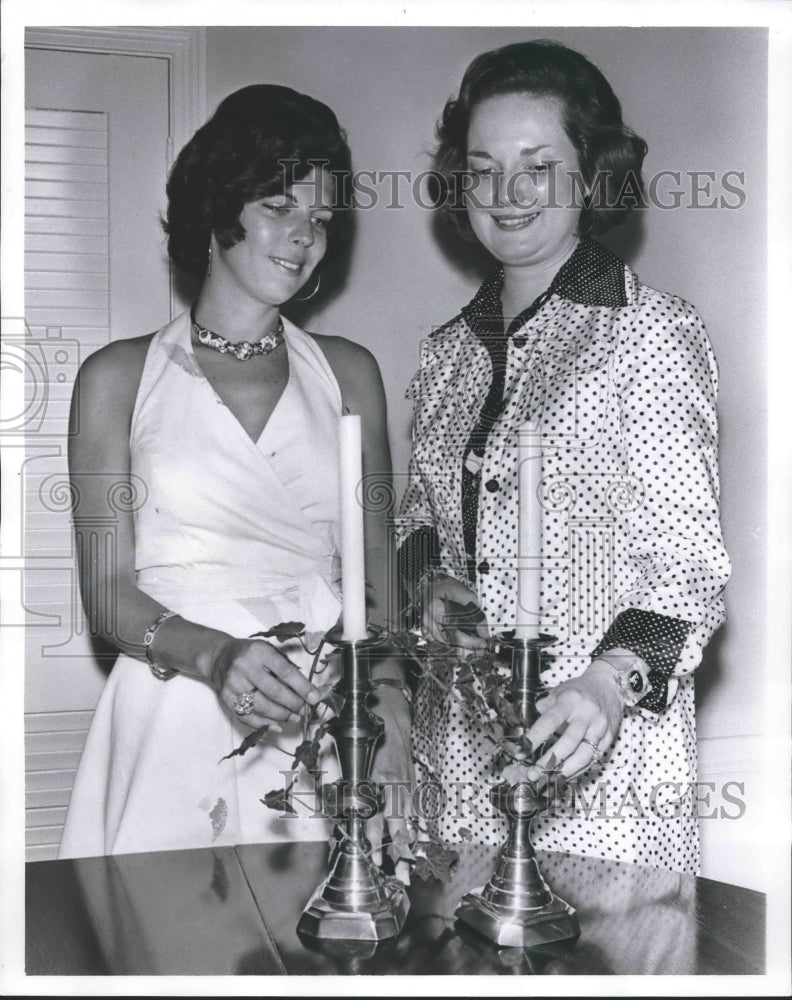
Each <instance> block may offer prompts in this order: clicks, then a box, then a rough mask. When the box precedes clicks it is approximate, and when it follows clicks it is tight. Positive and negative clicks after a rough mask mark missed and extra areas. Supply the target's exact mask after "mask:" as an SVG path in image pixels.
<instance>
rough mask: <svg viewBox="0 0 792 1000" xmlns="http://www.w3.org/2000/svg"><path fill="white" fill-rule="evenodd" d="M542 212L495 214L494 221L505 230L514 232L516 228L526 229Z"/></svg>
mask: <svg viewBox="0 0 792 1000" xmlns="http://www.w3.org/2000/svg"><path fill="white" fill-rule="evenodd" d="M540 214H541V213H540V212H531V213H530V215H500V216H498V215H493V216H492V221H493V222H494V223H495V225H496V226H497V227H498V229H500V230H502V231H503V232H507V233H512V232H514V231H515V230H516V229H525V228H526V227H527V226H530V225H531V223H532V222H533V221H534V219H538V218H539V215H540Z"/></svg>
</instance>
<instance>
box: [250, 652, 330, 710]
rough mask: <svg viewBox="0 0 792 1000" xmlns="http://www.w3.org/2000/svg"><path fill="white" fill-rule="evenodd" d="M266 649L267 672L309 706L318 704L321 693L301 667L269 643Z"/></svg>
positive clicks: (265, 664) (265, 663)
mask: <svg viewBox="0 0 792 1000" xmlns="http://www.w3.org/2000/svg"><path fill="white" fill-rule="evenodd" d="M266 647H267V653H266V660H265V662H264V667H265V668H266V670H267V671H268V672H269V673H270V674H271V675H272V676H273V677H276V678H277V679H278V680H279V681H280V682H281V683H282V684H283V685H284V686H285V687H287V688H289V689H290V690H291V691H293V692H295V693H296V694H297V695H298V696H299V698H300V699H301V700H302V701H306V702H308V704H309V705H316V704H318V702H319V701H320V699H321V697H322V696H321V693H320V692H319V690H318V688H316V687H314V685H313V684H311V682H310V681H309V680H308V678H307V677H305V676H304V674H303V673H302V671H301V670H300V669H299V667H297V666H295V665H294V664H293V663H292V662H291V660H289V659H287V658H286V657H285V656H284V655H283V654H282V653H279V652H278V650H277V649H274V648H273V647H272V646H270V645H269V643H267V644H266Z"/></svg>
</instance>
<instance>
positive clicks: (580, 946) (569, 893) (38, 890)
mask: <svg viewBox="0 0 792 1000" xmlns="http://www.w3.org/2000/svg"><path fill="white" fill-rule="evenodd" d="M327 852H328V848H327V845H326V844H314V843H294V844H265V845H250V846H243V847H236V848H231V847H224V848H217V849H211V850H195V851H170V852H161V853H152V854H128V855H117V856H114V857H105V858H84V859H80V860H76V861H39V862H33V863H30V864H28V865H27V867H26V896H27V906H26V972H27V974H28V975H71V974H75V975H76V974H81V975H188V974H192V975H201V974H204V975H285V974H296V975H354V974H366V975H384V974H388V975H393V974H400V975H493V974H503V975H514V974H525V975H530V974H552V975H559V974H561V975H636V974H643V975H668V974H697V975H708V974H719V975H734V974H761V973H763V972H764V971H765V959H764V953H765V897H764V896H763V895H762V894H761V893H758V892H754V891H753V890H750V889H743V888H739V887H736V886H731V885H726V884H725V883H722V882H713V881H710V880H709V879H704V878H695V877H694V876H691V875H683V874H679V873H676V872H667V871H661V870H659V869H654V868H645V867H641V866H637V865H628V864H621V863H618V862H614V861H603V860H600V859H596V858H582V857H577V856H573V855H561V854H548V853H542V852H540V853H539V861H540V866H541V869H542V872H543V874H544V876H545V878H546V880H547V881H548V883H549V884H550V886H551V888H552V889H553V891H554V892H555V893H556V894H557V895H558V896H560V897H561V898H562V899H564V900H565V901H566V902H568V903H571V904H572V906H574V907H575V908H576V910H577V911H578V916H579V918H580V926H581V933H580V937H579V938H578V939H577V940H576V941H573V942H565V943H563V944H556V945H551V946H547V947H545V948H542V949H538V950H530V951H528V950H524V949H498V948H496V947H495V946H493V945H491V944H490V943H489V942H487V941H486V940H484V939H483V938H480V937H479V936H478V935H477V934H476V933H475V932H473V931H470V930H468V929H467V928H465V927H464V926H462V925H459V924H457V923H456V921H455V920H454V910H455V908H456V905H457V903H458V901H459V899H460V897H461V896H462V895H463V894H464V893H465V892H467V891H468V890H469V889H471V888H474V887H476V886H480V885H482V884H483V883H484V882H486V880H487V879H488V878H489V875H490V874H491V872H492V868H493V865H494V861H495V857H496V854H497V850H496V849H494V848H486V847H478V846H473V845H470V844H468V845H465V846H463V847H461V848H460V863H459V865H458V867H457V870H456V873H455V876H454V879H453V881H452V882H450V883H443V882H437V881H430V882H420V881H416V882H415V884H413V885H412V886H411V887H410V900H411V907H410V913H409V916H408V918H407V923H406V924H405V927H404V929H403V931H402V933H401V935H400V936H399V937H398V938H396V939H394V940H390V941H383V942H381V943H380V944H379V945H377V946H374V945H369V944H367V943H356V942H343V943H340V944H337V945H336V946H335V948H333V949H323V950H320V949H319V948H317V947H316V946H315V945H314V946H312V945H311V944H310V943H308V942H305V941H303V940H301V939H300V938H299V937H298V936H297V933H296V930H295V928H296V924H297V920H298V918H299V916H300V913H301V912H302V908H303V906H304V905H305V903H306V901H307V900H308V898H309V896H310V895H311V893H312V892H313V890H314V888H315V887H316V886H317V884H318V883H319V882H320V881H321V880H322V878H323V877H324V875H325V874H326V871H327V868H326V866H327Z"/></svg>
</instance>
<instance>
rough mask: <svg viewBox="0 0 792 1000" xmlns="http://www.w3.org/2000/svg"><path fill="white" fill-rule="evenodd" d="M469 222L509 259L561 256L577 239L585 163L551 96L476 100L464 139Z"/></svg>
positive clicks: (538, 260)
mask: <svg viewBox="0 0 792 1000" xmlns="http://www.w3.org/2000/svg"><path fill="white" fill-rule="evenodd" d="M467 148H468V153H467V167H468V170H469V171H470V173H471V177H470V178H468V181H469V184H470V185H471V186H472V190H471V191H470V193H469V194H468V195H467V209H468V217H469V218H470V224H471V226H472V228H473V231H474V233H475V234H476V236H477V237H478V239H479V240H480V241H481V242H482V243H483V244H484V246H485V247H486V248H487V250H489V252H490V253H491V254H492V255H493V256H494V257H496V258H497V259H498V260H499V261H501V262H502V263H503V264H504V266H506V267H530V266H533V265H537V264H553V263H555V262H556V261H557V262H558V263H559V264H560V263H563V261H564V260H566V258H567V257H568V256H569V254H570V253H571V252H572V249H573V248H574V246H575V243H576V241H577V228H578V220H579V217H580V198H581V191H580V181H579V179H578V182H577V184H576V183H575V181H574V180H573V177H572V176H571V173H572V172H577V174H578V178H579V172H580V164H579V162H578V156H577V152H576V150H575V147H574V146H573V145H572V143H571V142H570V140H569V138H568V136H567V134H566V131H565V130H564V125H563V121H562V107H561V104H560V103H559V102H558V101H557V100H555V99H553V98H551V97H534V96H533V95H531V94H506V95H503V96H499V97H491V98H489V99H487V100H485V101H482V102H481V103H480V104H479V105H477V106H476V107H475V108H474V110H473V114H472V116H471V119H470V127H469V129H468V143H467Z"/></svg>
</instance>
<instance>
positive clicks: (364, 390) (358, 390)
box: [311, 333, 384, 412]
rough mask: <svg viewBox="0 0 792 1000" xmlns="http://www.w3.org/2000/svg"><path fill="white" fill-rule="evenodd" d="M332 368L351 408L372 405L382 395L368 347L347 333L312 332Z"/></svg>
mask: <svg viewBox="0 0 792 1000" xmlns="http://www.w3.org/2000/svg"><path fill="white" fill-rule="evenodd" d="M311 336H312V337H313V338H314V340H315V341H316V342H317V344H318V345H319V347H320V348H321V349H322V352H323V354H324V356H325V357H326V358H327V362H328V364H329V365H330V367H331V368H332V369H333V374H334V375H335V377H336V379H337V381H338V384H339V386H340V388H341V395H342V396H343V397H344V400H345V402H346V403H347V404H348V405H349V407H350V409H351V410H352V411H353V412H355V411H357V410H358V408H359V407H366V406H367V405H372V404H373V403H375V402H376V401H378V400H379V398H380V397H381V396H382V394H383V392H384V390H383V387H382V375H381V374H380V368H379V365H378V364H377V359H376V358H375V357H374V355H373V354H372V353H371V351H370V350H368V348H366V347H363V345H362V344H356V343H355V342H354V341H352V340H347V338H346V337H331V336H326V335H324V334H315V333H312V334H311Z"/></svg>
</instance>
